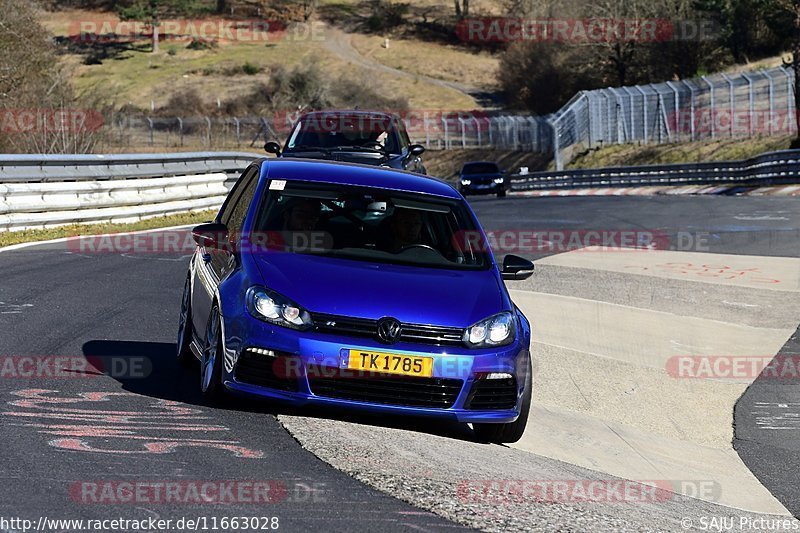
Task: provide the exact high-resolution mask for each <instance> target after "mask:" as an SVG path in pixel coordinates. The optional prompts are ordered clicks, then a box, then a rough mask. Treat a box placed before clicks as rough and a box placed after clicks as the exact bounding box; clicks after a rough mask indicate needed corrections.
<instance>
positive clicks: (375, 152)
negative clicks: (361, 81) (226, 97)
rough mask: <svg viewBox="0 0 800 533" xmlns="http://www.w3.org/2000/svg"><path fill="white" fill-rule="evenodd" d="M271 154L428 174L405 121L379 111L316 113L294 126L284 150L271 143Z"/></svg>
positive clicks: (420, 148)
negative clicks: (409, 135) (410, 137)
mask: <svg viewBox="0 0 800 533" xmlns="http://www.w3.org/2000/svg"><path fill="white" fill-rule="evenodd" d="M264 148H265V149H266V151H267V152H270V153H275V154H277V155H278V156H279V157H295V158H303V159H327V160H331V161H346V162H349V163H362V164H367V165H379V166H384V167H390V168H394V169H399V170H410V171H412V172H418V173H420V174H425V173H426V172H425V166H424V165H423V163H422V158H421V157H420V156H421V154H422V153H423V152H424V151H425V148H424V147H423V146H422V145H419V144H412V143H411V140H410V139H409V137H408V132H407V131H406V128H405V125H404V123H403V121H402V120H401V119H400V118H399V117H398V116H396V115H392V114H389V113H383V112H378V111H358V110H342V111H313V112H310V113H306V114H304V115H302V116H301V117H300V118H299V119H298V120H297V122H295V124H294V125H293V126H292V129H291V131H290V133H289V137H288V139H287V140H286V143H285V144H284V146H283V149H281V148H280V146H279V145H278V144H277V143H275V142H270V143H267V144H266V145H265V147H264Z"/></svg>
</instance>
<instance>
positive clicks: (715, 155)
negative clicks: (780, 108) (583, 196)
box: [567, 136, 792, 168]
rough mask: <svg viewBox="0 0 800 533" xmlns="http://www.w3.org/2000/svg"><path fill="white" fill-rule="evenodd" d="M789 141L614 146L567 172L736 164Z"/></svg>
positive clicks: (579, 159) (583, 156) (576, 161)
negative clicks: (684, 164) (719, 162)
mask: <svg viewBox="0 0 800 533" xmlns="http://www.w3.org/2000/svg"><path fill="white" fill-rule="evenodd" d="M791 140H792V136H776V137H756V138H753V139H723V140H715V141H704V142H694V143H679V144H660V145H647V146H642V145H635V144H625V145H615V146H608V147H606V148H600V149H597V150H591V151H589V152H586V153H584V154H581V155H579V156H578V157H576V158H575V159H574V160H573V161H572V162H571V163H570V164H569V165H567V168H600V167H616V166H628V165H658V164H669V163H695V162H700V161H735V160H739V159H747V158H750V157H754V156H756V155H759V154H762V153H764V152H771V151H774V150H786V149H787V148H789V143H790V142H791Z"/></svg>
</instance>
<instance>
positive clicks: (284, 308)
mask: <svg viewBox="0 0 800 533" xmlns="http://www.w3.org/2000/svg"><path fill="white" fill-rule="evenodd" d="M246 300H247V310H248V311H249V312H250V314H251V315H253V316H254V317H256V318H258V319H260V320H263V321H265V322H269V323H271V324H276V325H278V326H284V327H287V328H292V329H307V328H309V327H311V325H312V322H311V315H309V314H308V311H306V310H305V309H303V308H302V307H300V306H299V305H297V304H296V303H294V302H293V301H291V300H289V299H288V298H286V297H285V296H282V295H280V294H278V293H277V292H275V291H271V290H269V289H266V288H264V287H250V288H249V289H248V290H247V296H246Z"/></svg>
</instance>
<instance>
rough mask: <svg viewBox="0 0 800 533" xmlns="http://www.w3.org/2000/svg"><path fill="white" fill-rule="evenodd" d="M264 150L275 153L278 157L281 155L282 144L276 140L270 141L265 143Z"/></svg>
mask: <svg viewBox="0 0 800 533" xmlns="http://www.w3.org/2000/svg"><path fill="white" fill-rule="evenodd" d="M264 151H265V152H267V153H268V154H275V155H277V156H278V157H280V155H281V145H280V144H278V143H276V142H275V141H269V142H268V143H266V144H265V145H264Z"/></svg>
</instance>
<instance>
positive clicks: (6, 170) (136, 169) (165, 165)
mask: <svg viewBox="0 0 800 533" xmlns="http://www.w3.org/2000/svg"><path fill="white" fill-rule="evenodd" d="M259 157H263V155H260V154H254V153H248V152H177V153H169V154H93V155H38V154H35V155H13V154H12V155H10V154H0V183H6V182H46V181H61V180H63V181H66V180H69V181H78V180H99V179H112V178H145V177H166V176H179V175H190V174H203V173H208V172H225V173H227V174H231V175H233V174H235V173H237V172H241V170H242V169H243V168H244V167H245V166H247V164H248V163H250V162H251V161H253V160H254V159H257V158H259Z"/></svg>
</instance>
